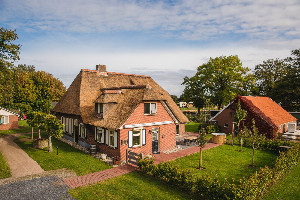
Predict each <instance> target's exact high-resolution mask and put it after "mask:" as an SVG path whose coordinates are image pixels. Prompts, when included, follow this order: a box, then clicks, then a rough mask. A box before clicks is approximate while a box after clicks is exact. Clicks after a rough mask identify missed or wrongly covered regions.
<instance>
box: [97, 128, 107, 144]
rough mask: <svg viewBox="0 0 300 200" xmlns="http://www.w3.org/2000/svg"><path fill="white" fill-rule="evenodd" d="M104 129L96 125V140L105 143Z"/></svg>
mask: <svg viewBox="0 0 300 200" xmlns="http://www.w3.org/2000/svg"><path fill="white" fill-rule="evenodd" d="M104 131H105V130H104V129H103V128H100V127H95V141H96V142H98V143H101V144H103V143H104V137H105V134H104Z"/></svg>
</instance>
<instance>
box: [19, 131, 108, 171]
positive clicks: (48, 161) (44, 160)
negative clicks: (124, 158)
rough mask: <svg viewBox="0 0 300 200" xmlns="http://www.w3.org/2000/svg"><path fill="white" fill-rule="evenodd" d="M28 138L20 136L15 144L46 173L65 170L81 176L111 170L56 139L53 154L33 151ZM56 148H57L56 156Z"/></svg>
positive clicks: (102, 163)
mask: <svg viewBox="0 0 300 200" xmlns="http://www.w3.org/2000/svg"><path fill="white" fill-rule="evenodd" d="M30 138H31V135H30V134H26V135H22V136H20V137H19V138H18V139H16V140H15V142H16V143H17V144H18V145H19V146H20V147H21V148H22V149H23V150H24V151H25V152H26V153H27V154H28V155H29V156H30V157H31V158H32V159H34V160H35V161H36V162H37V163H38V164H39V165H40V166H41V167H42V168H43V169H44V170H46V171H48V170H55V169H61V168H67V169H71V170H73V171H75V173H76V174H77V175H78V176H81V175H84V174H88V173H93V172H96V171H101V170H104V169H108V168H111V166H110V165H108V164H106V163H104V162H102V161H100V160H98V159H96V158H94V157H92V156H90V155H87V154H85V153H83V152H81V151H79V150H78V149H75V148H73V147H71V146H70V145H68V144H66V143H63V142H61V141H59V140H56V139H53V144H52V146H53V152H48V151H47V150H40V149H35V148H33V147H32V141H31V140H30ZM56 146H58V148H59V149H58V151H59V154H58V155H56Z"/></svg>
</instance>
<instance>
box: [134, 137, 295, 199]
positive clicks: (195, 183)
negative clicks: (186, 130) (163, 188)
mask: <svg viewBox="0 0 300 200" xmlns="http://www.w3.org/2000/svg"><path fill="white" fill-rule="evenodd" d="M262 144H263V145H262V146H263V147H264V148H266V149H268V150H274V151H276V150H278V149H279V146H281V145H282V144H283V143H282V142H276V141H273V143H272V144H271V143H270V140H266V141H264V142H263V143H262ZM284 144H289V145H290V146H291V145H292V144H293V143H284ZM293 145H294V148H292V149H290V150H288V151H286V152H280V155H279V156H278V157H277V159H276V163H275V165H274V167H273V168H269V167H268V166H266V167H264V168H260V169H259V170H258V171H257V172H256V173H255V174H253V175H252V176H250V177H247V178H243V179H240V180H239V183H237V184H236V183H235V182H234V181H232V182H228V181H225V182H220V181H219V180H217V179H215V178H211V177H209V176H195V175H194V174H193V173H192V172H191V171H189V170H183V169H180V168H179V167H178V166H176V165H174V164H173V162H163V163H160V164H158V165H154V162H153V159H152V158H147V157H146V158H144V159H141V160H140V161H139V169H140V171H141V172H143V173H146V174H149V175H151V176H154V177H156V178H158V179H160V180H163V181H165V182H167V183H169V184H172V185H174V186H177V187H179V188H181V189H182V190H185V191H187V192H189V193H190V194H193V196H195V197H196V198H197V199H198V198H199V199H258V198H259V197H260V196H262V194H263V193H264V192H265V191H266V190H267V189H268V188H269V187H270V186H272V185H273V184H274V183H275V182H276V181H277V180H278V179H280V178H282V177H283V176H284V174H285V173H286V171H288V170H289V169H290V168H291V167H292V166H293V165H297V164H298V163H299V155H300V153H299V152H300V145H299V144H293Z"/></svg>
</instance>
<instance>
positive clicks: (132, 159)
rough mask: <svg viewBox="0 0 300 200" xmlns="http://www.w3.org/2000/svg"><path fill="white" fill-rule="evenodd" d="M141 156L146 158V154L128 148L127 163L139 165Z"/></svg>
mask: <svg viewBox="0 0 300 200" xmlns="http://www.w3.org/2000/svg"><path fill="white" fill-rule="evenodd" d="M140 158H142V159H143V158H144V154H142V153H140V154H138V153H135V152H133V151H130V150H128V149H126V163H127V164H133V165H136V166H137V165H138V163H139V159H140Z"/></svg>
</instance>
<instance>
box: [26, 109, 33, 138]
mask: <svg viewBox="0 0 300 200" xmlns="http://www.w3.org/2000/svg"><path fill="white" fill-rule="evenodd" d="M33 118H34V115H33V113H32V112H29V113H27V123H28V125H29V126H31V139H32V140H33V127H34V126H35V123H34V121H33Z"/></svg>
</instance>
